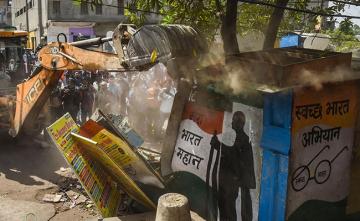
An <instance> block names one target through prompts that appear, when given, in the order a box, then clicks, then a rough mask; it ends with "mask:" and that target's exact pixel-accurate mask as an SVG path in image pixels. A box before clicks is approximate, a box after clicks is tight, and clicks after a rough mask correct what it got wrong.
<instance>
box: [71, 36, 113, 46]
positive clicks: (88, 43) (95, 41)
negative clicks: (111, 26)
mask: <svg viewBox="0 0 360 221" xmlns="http://www.w3.org/2000/svg"><path fill="white" fill-rule="evenodd" d="M112 39H113V38H112V37H106V38H101V37H98V38H91V39H86V40H82V41H75V42H71V43H69V44H70V45H72V46H76V47H89V46H93V45H100V44H103V43H105V42H109V41H112Z"/></svg>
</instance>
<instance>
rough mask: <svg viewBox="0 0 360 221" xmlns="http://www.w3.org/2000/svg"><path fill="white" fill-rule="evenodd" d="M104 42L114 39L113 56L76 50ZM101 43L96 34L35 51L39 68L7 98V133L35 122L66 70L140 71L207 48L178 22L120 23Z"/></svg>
mask: <svg viewBox="0 0 360 221" xmlns="http://www.w3.org/2000/svg"><path fill="white" fill-rule="evenodd" d="M58 38H59V36H58ZM109 40H113V42H114V46H115V49H116V51H117V54H113V53H105V52H99V51H91V50H87V49H83V48H81V47H88V46H91V45H98V44H100V43H103V42H105V41H109ZM105 41H104V40H103V39H101V38H96V39H90V40H84V41H81V42H74V43H66V42H60V41H59V40H58V42H53V43H49V44H48V45H46V46H45V47H44V48H42V49H41V50H40V52H39V54H38V59H39V61H40V63H41V67H38V68H37V69H36V70H35V72H33V73H32V75H31V76H30V77H29V78H28V79H26V80H25V81H24V82H23V83H21V84H19V85H17V88H16V100H15V101H14V102H10V103H14V104H15V105H10V106H12V107H13V106H15V108H14V107H13V108H12V109H15V110H14V111H11V110H10V125H11V126H10V130H9V134H10V135H11V136H13V137H15V136H17V135H18V134H19V132H20V131H21V130H22V128H24V129H27V128H31V127H32V126H33V125H34V123H35V122H36V120H37V119H38V115H39V113H40V112H41V110H42V109H43V106H44V105H45V103H46V101H47V100H48V98H49V96H50V94H51V92H52V90H53V89H54V88H55V87H56V85H57V84H58V81H59V79H60V77H61V75H62V74H63V72H64V71H65V70H87V71H96V70H107V71H114V72H124V71H134V70H137V71H139V70H140V71H141V70H144V69H148V68H150V67H151V66H152V65H154V64H155V63H157V62H163V63H166V62H167V61H169V60H170V59H175V58H184V57H185V58H187V59H188V60H189V59H190V60H192V59H191V58H194V57H196V56H197V55H198V54H201V53H205V52H207V48H206V47H205V44H204V42H205V41H203V40H202V38H200V35H199V34H198V33H197V32H196V31H195V30H194V29H192V28H191V27H188V26H183V25H167V26H164V25H148V26H143V27H142V28H140V29H137V30H135V29H134V27H133V25H122V24H120V25H119V26H118V27H117V28H116V29H115V31H114V35H113V38H112V39H106V40H105ZM175 60H176V59H175ZM182 61H183V60H181V62H182Z"/></svg>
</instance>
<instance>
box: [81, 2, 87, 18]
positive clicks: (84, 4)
mask: <svg viewBox="0 0 360 221" xmlns="http://www.w3.org/2000/svg"><path fill="white" fill-rule="evenodd" d="M88 13H89V12H88V4H87V2H86V1H81V4H80V14H82V15H87V14H88Z"/></svg>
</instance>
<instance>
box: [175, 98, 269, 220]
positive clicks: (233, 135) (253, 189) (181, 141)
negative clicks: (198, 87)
mask: <svg viewBox="0 0 360 221" xmlns="http://www.w3.org/2000/svg"><path fill="white" fill-rule="evenodd" d="M208 96H210V95H208ZM194 97H196V95H195V96H194V95H193V94H192V95H191V101H189V102H187V104H186V105H185V109H184V112H183V114H182V121H181V123H180V128H179V134H178V137H177V141H176V145H175V148H174V152H173V158H172V163H171V169H172V170H173V171H174V172H175V174H176V173H187V174H191V176H196V177H197V178H199V179H200V180H201V182H202V183H204V185H203V186H202V187H200V188H208V189H207V191H206V196H205V202H206V203H205V204H207V205H206V208H205V209H199V208H192V209H193V210H195V211H196V212H198V213H199V214H200V215H201V216H203V217H204V218H206V219H207V220H217V219H219V220H257V219H258V208H259V194H260V177H261V174H260V173H261V166H262V165H261V159H262V151H261V149H260V147H259V145H260V139H261V132H262V131H261V129H262V110H261V109H258V108H254V107H251V106H247V105H244V104H241V103H235V102H233V103H231V102H230V110H225V109H227V108H224V107H223V108H221V107H220V108H219V107H217V108H214V107H209V105H206V104H200V102H197V100H199V101H200V100H202V102H203V100H204V99H196V98H195V99H194ZM184 185H186V184H184ZM187 185H189V184H187ZM188 188H190V187H188ZM192 188H195V187H192ZM189 195H190V194H189ZM190 197H192V196H190ZM191 200H192V199H190V202H191V203H193V204H195V205H196V202H192V201H191ZM201 200H202V202H203V203H202V204H204V199H201ZM194 201H196V199H194ZM191 203H190V204H191Z"/></svg>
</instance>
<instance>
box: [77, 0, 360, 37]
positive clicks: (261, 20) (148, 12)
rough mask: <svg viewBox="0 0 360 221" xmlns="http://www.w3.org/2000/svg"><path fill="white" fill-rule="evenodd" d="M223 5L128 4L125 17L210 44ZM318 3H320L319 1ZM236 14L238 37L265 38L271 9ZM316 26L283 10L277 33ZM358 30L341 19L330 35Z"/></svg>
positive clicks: (164, 0) (197, 1)
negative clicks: (182, 27) (191, 32)
mask: <svg viewBox="0 0 360 221" xmlns="http://www.w3.org/2000/svg"><path fill="white" fill-rule="evenodd" d="M74 1H75V0H74ZM76 1H87V2H91V5H92V7H93V6H94V5H96V4H102V0H76ZM227 1H231V0H129V1H128V2H127V5H126V8H125V15H126V16H127V17H128V18H129V22H131V23H134V24H136V25H139V26H140V25H142V24H144V23H149V22H150V23H151V22H153V21H157V20H156V19H154V18H156V17H157V16H158V18H159V17H160V18H159V19H158V20H161V23H165V24H187V25H190V26H192V27H195V28H196V29H198V30H199V31H200V32H201V33H202V34H203V35H204V36H206V37H207V39H208V40H213V38H214V36H215V35H216V34H219V32H218V31H219V30H220V27H221V24H222V22H223V18H224V15H225V14H226V4H227ZM278 1H280V0H267V1H266V2H268V3H272V4H276V3H278ZM345 1H347V0H345ZM319 2H321V1H320V0H319ZM309 3H310V0H296V1H289V3H288V4H287V7H292V8H296V9H309ZM344 8H345V4H344V3H338V2H333V5H332V6H330V7H325V8H323V7H321V6H315V7H313V8H312V9H310V10H312V11H315V12H322V13H327V14H338V13H341V12H343V11H344ZM237 10H238V13H237V15H238V16H237V23H236V24H237V26H236V30H237V33H238V34H240V35H246V34H247V33H249V32H259V33H264V34H265V33H266V30H267V28H268V25H269V21H270V20H271V16H273V15H272V14H273V12H274V8H272V7H268V6H262V5H256V4H248V3H239V4H238V7H237ZM154 12H155V14H154ZM323 20H327V22H328V23H331V22H334V21H335V18H331V17H328V18H325V19H323ZM316 22H317V15H312V14H306V13H303V12H296V11H286V10H285V13H284V16H282V19H281V22H280V25H279V28H278V30H277V32H278V33H280V34H281V33H286V32H289V31H294V30H301V31H304V32H314V29H315V24H316ZM325 26H326V24H325ZM329 27H331V26H329ZM356 28H357V29H356ZM359 29H360V28H359V27H358V26H354V25H353V24H352V22H351V21H350V20H349V19H345V20H344V21H342V22H341V23H340V28H339V29H338V30H336V31H333V32H332V35H336V36H338V35H340V34H345V38H346V36H347V35H349V36H351V35H354V34H355V32H357V33H358V34H359V33H360V30H359ZM328 32H329V31H328Z"/></svg>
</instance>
